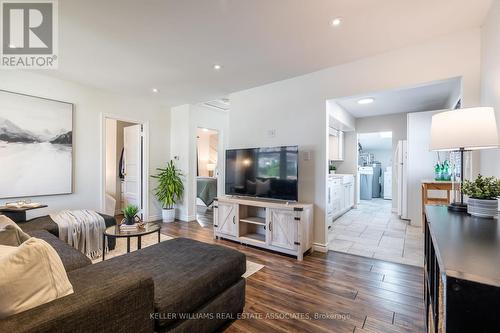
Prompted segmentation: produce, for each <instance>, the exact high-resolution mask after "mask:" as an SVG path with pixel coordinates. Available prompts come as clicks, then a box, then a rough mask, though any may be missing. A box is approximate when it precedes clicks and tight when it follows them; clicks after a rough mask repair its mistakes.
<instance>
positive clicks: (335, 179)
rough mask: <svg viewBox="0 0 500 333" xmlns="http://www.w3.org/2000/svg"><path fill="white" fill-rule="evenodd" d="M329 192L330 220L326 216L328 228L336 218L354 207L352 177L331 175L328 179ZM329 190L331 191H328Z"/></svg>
mask: <svg viewBox="0 0 500 333" xmlns="http://www.w3.org/2000/svg"><path fill="white" fill-rule="evenodd" d="M328 187H329V192H330V191H331V193H332V194H331V198H329V199H330V201H331V206H332V212H333V213H332V214H331V216H332V219H331V222H330V215H328V226H329V227H330V226H331V224H333V221H334V220H335V219H337V218H338V217H340V216H342V215H343V214H345V213H346V212H348V211H349V210H350V209H351V208H352V207H353V206H354V176H353V175H333V176H330V179H329V186H328ZM330 188H331V190H330Z"/></svg>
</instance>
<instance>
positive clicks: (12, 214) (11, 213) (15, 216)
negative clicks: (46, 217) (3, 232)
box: [0, 205, 48, 223]
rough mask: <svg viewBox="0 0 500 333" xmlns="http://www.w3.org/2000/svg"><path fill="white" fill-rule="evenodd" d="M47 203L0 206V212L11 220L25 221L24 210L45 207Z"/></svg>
mask: <svg viewBox="0 0 500 333" xmlns="http://www.w3.org/2000/svg"><path fill="white" fill-rule="evenodd" d="M46 207H48V206H47V205H40V206H34V207H13V206H0V213H2V214H3V215H5V216H7V217H8V218H10V219H11V220H12V221H14V222H16V223H19V222H26V212H27V211H28V210H33V209H39V208H46Z"/></svg>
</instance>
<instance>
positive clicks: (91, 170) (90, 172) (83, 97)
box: [0, 70, 170, 217]
mask: <svg viewBox="0 0 500 333" xmlns="http://www.w3.org/2000/svg"><path fill="white" fill-rule="evenodd" d="M0 89H3V90H8V91H13V92H19V93H23V94H29V95H34V96H40V97H46V98H51V99H56V100H62V101H65V102H71V103H74V104H75V111H74V115H73V123H74V132H73V149H74V150H73V154H74V155H73V161H74V164H73V165H74V170H73V173H74V193H73V194H69V195H60V196H50V197H37V198H32V199H33V200H34V201H39V202H43V203H46V204H48V205H49V207H48V208H46V209H37V210H33V211H31V212H30V216H29V217H33V216H39V215H45V214H48V213H51V212H55V211H59V210H62V209H78V208H88V209H94V210H100V209H101V207H100V205H101V201H100V196H99V193H100V191H101V175H100V173H101V162H102V161H101V147H100V139H101V138H100V136H101V124H100V122H101V113H109V114H116V115H120V116H123V117H130V118H137V119H140V120H147V121H149V125H150V143H151V144H150V155H149V156H150V160H149V170H150V172H154V170H155V168H156V167H159V166H161V165H163V164H164V163H165V162H166V160H167V159H168V156H169V139H170V136H169V112H168V109H164V108H162V107H161V106H160V105H159V104H158V103H155V102H151V101H148V100H145V99H135V98H130V97H127V96H120V95H116V94H112V93H107V92H103V91H101V90H97V89H94V88H92V87H88V86H85V85H80V84H76V83H73V82H70V81H65V80H61V79H57V78H54V77H50V76H45V75H41V74H38V73H33V72H27V71H18V70H3V71H0ZM153 187H154V183H153V182H151V184H150V188H153ZM10 200H11V199H9V201H10ZM2 201H5V200H2ZM149 202H150V204H149V207H150V208H149V214H150V216H151V217H158V216H160V217H161V215H159V214H160V210H159V206H158V204H157V202H156V200H155V199H154V198H153V196H152V195H149Z"/></svg>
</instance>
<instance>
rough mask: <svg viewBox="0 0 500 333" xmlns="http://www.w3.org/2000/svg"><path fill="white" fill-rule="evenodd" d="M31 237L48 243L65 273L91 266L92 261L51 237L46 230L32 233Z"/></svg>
mask: <svg viewBox="0 0 500 333" xmlns="http://www.w3.org/2000/svg"><path fill="white" fill-rule="evenodd" d="M31 236H33V237H36V238H40V239H43V240H44V241H46V242H47V243H49V244H50V245H51V246H52V247H53V248H54V250H56V252H57V254H58V255H59V257H60V258H61V261H62V263H63V265H64V269H66V272H70V271H73V270H75V269H78V268H81V267H85V266H87V265H90V264H92V261H91V260H90V259H89V258H88V257H87V256H86V255H84V254H83V253H81V252H80V251H78V250H77V249H75V248H73V247H72V246H69V245H68V244H66V243H64V242H63V241H62V240H60V239H59V238H57V237H56V236H54V235H52V234H51V233H49V232H48V231H46V230H37V231H32V232H31Z"/></svg>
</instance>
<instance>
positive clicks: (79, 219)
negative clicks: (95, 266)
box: [50, 209, 108, 259]
mask: <svg viewBox="0 0 500 333" xmlns="http://www.w3.org/2000/svg"><path fill="white" fill-rule="evenodd" d="M50 217H51V218H52V220H54V222H56V223H57V226H58V227H59V239H61V240H63V241H64V242H66V243H68V244H69V245H71V246H73V247H74V248H75V249H77V250H78V251H80V252H82V253H84V254H85V255H87V256H88V257H90V258H92V259H95V258H98V257H100V256H101V255H102V251H103V250H104V251H107V247H108V245H107V244H106V248H105V249H103V248H102V238H103V237H104V236H103V233H104V230H106V223H105V222H104V218H103V217H102V216H101V215H99V214H97V213H96V212H94V211H91V210H87V209H82V210H72V211H70V210H63V211H61V212H59V213H57V214H52V215H50Z"/></svg>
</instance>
